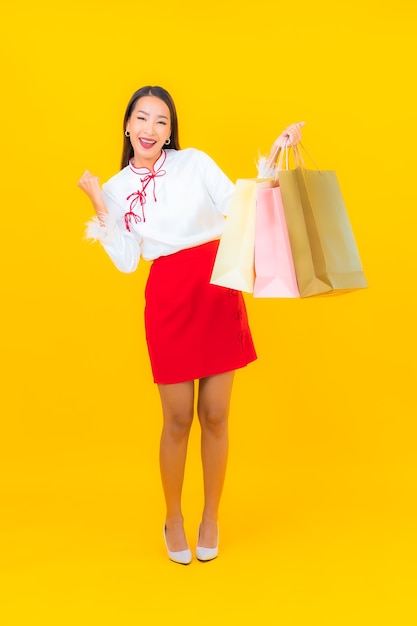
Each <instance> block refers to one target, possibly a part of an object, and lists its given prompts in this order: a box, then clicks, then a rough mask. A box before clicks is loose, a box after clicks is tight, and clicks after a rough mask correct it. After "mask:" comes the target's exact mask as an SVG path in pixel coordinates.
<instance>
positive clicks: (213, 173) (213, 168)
mask: <svg viewBox="0 0 417 626" xmlns="http://www.w3.org/2000/svg"><path fill="white" fill-rule="evenodd" d="M200 156H201V158H200V168H201V174H202V178H203V180H204V181H205V185H206V189H207V192H208V194H209V195H210V198H211V200H212V201H213V203H214V205H215V207H216V208H217V210H218V211H219V212H220V213H221V214H222V215H227V214H228V213H229V208H230V203H231V200H232V195H233V192H234V189H235V186H234V184H233V183H232V181H231V180H230V178H228V177H227V176H226V174H225V173H224V172H223V170H221V169H220V167H219V166H218V165H217V164H216V163H215V162H214V161H213V159H212V158H211V157H210V156H208V154H205V153H204V152H200Z"/></svg>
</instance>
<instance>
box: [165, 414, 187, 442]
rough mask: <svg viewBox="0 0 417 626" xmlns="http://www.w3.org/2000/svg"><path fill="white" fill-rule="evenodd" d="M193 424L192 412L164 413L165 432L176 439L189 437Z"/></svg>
mask: <svg viewBox="0 0 417 626" xmlns="http://www.w3.org/2000/svg"><path fill="white" fill-rule="evenodd" d="M192 423H193V413H192V412H190V411H170V412H168V413H166V412H165V413H164V430H165V432H167V433H169V435H170V436H171V437H173V438H174V439H181V438H182V437H188V435H189V432H190V429H191V425H192Z"/></svg>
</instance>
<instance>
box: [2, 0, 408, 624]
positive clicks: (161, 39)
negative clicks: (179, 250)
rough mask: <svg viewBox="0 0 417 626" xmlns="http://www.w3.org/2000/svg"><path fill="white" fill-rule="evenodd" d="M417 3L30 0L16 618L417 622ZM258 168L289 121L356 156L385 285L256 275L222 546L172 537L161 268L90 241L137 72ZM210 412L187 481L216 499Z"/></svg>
mask: <svg viewBox="0 0 417 626" xmlns="http://www.w3.org/2000/svg"><path fill="white" fill-rule="evenodd" d="M415 32H416V20H415V8H414V4H413V3H412V2H410V0H397V1H396V2H386V1H385V0H382V1H381V0H380V1H378V2H376V1H371V0H362V1H359V0H349V1H348V0H341V1H339V2H335V1H334V0H332V1H330V0H328V1H323V0H318V1H317V2H307V1H306V0H300V1H299V2H296V3H289V2H287V3H284V2H282V3H278V2H276V1H272V0H265V1H262V0H261V1H260V2H257V3H253V4H249V3H245V2H242V1H241V0H240V1H237V0H229V1H228V2H220V1H219V0H214V1H213V2H210V3H203V4H201V3H197V4H195V6H191V5H190V6H189V5H188V4H186V3H173V2H168V0H159V1H158V2H156V3H149V2H147V3H140V2H132V3H117V2H114V1H112V2H110V1H109V0H102V1H100V2H99V1H98V0H83V1H82V2H81V1H80V0H73V1H72V2H70V3H64V4H62V3H55V2H54V3H52V2H50V3H48V2H46V1H45V0H40V1H39V2H28V1H27V0H22V1H21V2H15V3H12V2H7V3H5V5H4V6H3V8H2V21H1V33H0V34H1V37H0V45H1V55H2V65H3V67H2V73H1V84H2V96H1V116H0V119H1V143H2V157H1V158H2V167H1V200H2V218H1V224H2V226H1V229H0V237H1V253H2V280H1V291H2V307H1V308H2V333H1V352H2V361H3V369H2V374H1V379H2V393H1V413H2V419H1V442H0V445H1V470H2V471H1V476H0V481H1V484H0V487H1V517H0V525H1V539H2V541H1V566H0V576H1V580H0V595H1V596H2V598H1V601H0V621H1V623H2V624H4V626H14V625H17V624H18V625H19V626H20V625H24V626H32V625H34V624H36V625H38V624H39V625H42V626H46V625H49V624H53V625H55V626H64V625H65V626H66V625H71V626H72V625H75V624H77V625H78V624H89V625H92V624H100V625H103V624H111V625H114V626H116V625H117V626H119V625H120V626H131V625H139V624H140V625H142V624H156V623H158V624H159V623H164V622H165V623H171V624H194V623H199V624H202V625H205V624H212V623H217V624H268V625H269V624H273V625H275V624H277V625H278V624H280V625H281V624H282V625H283V626H293V625H303V626H310V625H316V624H317V625H325V624H326V625H327V624H331V625H342V624H343V625H344V624H349V625H351V624H354V623H356V624H367V625H369V624H376V625H382V624H384V625H385V624H387V625H390V626H406V625H409V624H410V625H411V624H415V623H416V620H417V607H416V600H415V595H416V582H417V580H416V578H417V576H416V556H417V551H416V521H417V520H416V517H417V516H416V478H417V466H416V453H415V449H416V445H415V444H416V426H415V421H416V415H417V410H416V409H417V402H416V333H415V318H416V303H415V282H416V275H417V263H416V259H415V254H416V235H415V233H416V230H417V219H416V193H415V167H414V165H415V145H416V141H415V139H416V136H415V115H416V113H415V112H416V100H415V96H414V85H413V84H414V82H415V55H416V50H415ZM145 84H161V85H163V86H165V87H166V88H167V89H168V90H169V91H170V92H171V93H172V95H173V97H174V99H175V100H176V103H177V106H178V111H179V118H180V139H181V143H182V146H183V147H187V146H194V147H198V148H200V149H203V150H205V151H207V152H208V153H209V154H211V156H212V157H213V158H214V159H215V160H216V161H217V162H218V163H219V165H220V166H221V167H222V168H223V169H224V171H225V172H226V173H227V174H228V175H229V176H230V177H231V178H232V179H233V180H235V179H236V178H238V177H249V176H253V175H254V174H255V165H254V164H255V159H256V157H257V154H258V151H261V152H265V151H266V150H267V148H268V147H269V144H270V143H271V141H272V140H273V139H274V138H275V136H276V135H277V134H278V133H279V132H280V131H281V129H282V128H283V127H285V126H286V125H287V124H289V123H291V122H294V121H299V120H302V119H303V120H305V121H306V127H305V130H304V143H305V145H306V147H307V149H308V150H309V152H310V153H311V154H312V155H313V157H314V159H315V161H316V162H317V163H319V164H320V166H321V167H322V168H324V169H326V168H327V169H335V170H336V171H337V173H338V177H339V182H340V184H341V187H342V191H343V194H344V197H345V201H346V205H347V207H348V210H349V215H350V218H351V222H352V226H353V229H354V232H355V236H356V240H357V243H358V247H359V250H360V253H361V257H362V261H363V265H364V268H365V271H366V275H367V279H368V281H369V289H368V290H366V291H363V292H357V293H353V294H350V295H347V296H341V297H339V298H333V299H324V300H320V299H317V300H314V299H313V300H308V301H307V300H304V301H284V300H254V299H252V298H251V296H248V297H247V298H246V301H247V306H248V309H249V314H250V318H251V324H252V329H253V334H254V338H255V341H256V345H257V350H258V354H259V360H258V362H257V363H256V364H253V365H251V366H249V367H248V368H246V369H245V370H243V371H240V372H239V374H238V375H237V378H236V384H235V389H234V398H233V404H232V410H231V418H230V419H231V428H230V430H231V453H230V463H229V472H228V477H227V482H226V487H225V492H224V499H223V502H222V509H221V520H220V522H221V526H220V529H221V530H220V532H221V557H220V558H219V559H218V560H217V561H215V562H213V563H211V564H200V563H197V562H194V563H193V564H192V565H191V566H190V567H188V568H181V567H180V566H177V565H175V564H173V563H171V562H169V561H168V560H167V558H166V555H165V551H164V546H163V542H162V523H163V515H164V507H163V501H162V492H161V488H160V484H159V470H158V461H157V454H158V452H157V450H158V439H159V431H160V427H161V417H160V409H159V400H158V395H157V390H156V388H155V387H154V385H153V383H152V380H151V375H150V368H149V364H148V357H147V353H146V346H145V341H144V333H143V323H142V307H143V288H144V284H145V280H146V274H147V271H148V267H147V265H146V264H145V263H143V264H142V265H141V266H140V269H139V270H138V272H137V273H136V274H134V275H129V276H126V275H123V274H121V273H119V272H118V271H117V270H116V269H115V268H114V267H113V266H112V264H111V262H110V260H109V259H108V258H107V256H106V255H105V253H104V252H103V250H102V249H101V248H100V246H99V245H95V246H92V245H90V244H88V243H86V242H85V241H83V239H82V237H83V231H84V222H86V221H87V219H88V218H89V217H90V215H91V210H90V207H89V206H88V201H87V199H86V197H84V196H83V194H82V193H81V192H80V190H79V189H78V188H77V186H76V182H77V180H78V178H79V177H80V175H81V174H82V172H83V171H84V169H86V168H88V169H90V170H91V171H93V172H95V173H97V174H98V175H99V176H100V178H101V180H102V181H105V180H106V179H107V178H109V177H110V176H111V175H112V174H114V173H115V172H116V171H117V170H118V167H119V158H120V150H121V143H122V142H121V139H122V137H121V131H122V128H121V123H122V117H123V114H124V109H125V105H126V103H127V100H128V99H129V97H130V95H131V93H133V91H134V90H135V89H136V88H138V87H139V86H142V85H145ZM198 447H199V444H198V429H197V427H196V428H195V429H193V433H192V438H191V442H190V453H189V460H188V465H187V473H186V482H185V488H184V512H185V515H186V526H187V531H188V534H189V539H190V542H191V544H192V545H194V543H195V538H196V531H197V525H198V522H199V515H200V510H201V503H202V499H201V470H200V463H199V449H198Z"/></svg>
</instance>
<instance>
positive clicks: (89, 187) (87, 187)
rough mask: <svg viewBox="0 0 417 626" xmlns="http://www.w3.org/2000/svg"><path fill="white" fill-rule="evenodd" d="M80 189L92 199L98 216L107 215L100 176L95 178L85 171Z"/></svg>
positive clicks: (79, 185) (79, 184) (80, 182)
mask: <svg viewBox="0 0 417 626" xmlns="http://www.w3.org/2000/svg"><path fill="white" fill-rule="evenodd" d="M78 187H79V188H80V189H82V190H83V191H84V193H86V194H87V196H88V197H89V198H90V200H91V202H92V203H93V207H94V210H95V212H96V213H97V215H98V216H100V215H105V214H106V213H107V209H106V205H105V204H104V200H103V195H102V193H101V187H100V179H99V177H98V176H95V175H94V174H91V172H89V171H88V170H85V172H84V174H83V175H82V176H81V178H80V180H79V181H78Z"/></svg>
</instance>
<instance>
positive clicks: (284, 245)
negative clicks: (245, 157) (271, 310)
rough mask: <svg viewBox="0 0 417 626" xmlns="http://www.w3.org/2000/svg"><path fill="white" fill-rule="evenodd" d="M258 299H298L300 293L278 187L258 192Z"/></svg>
mask: <svg viewBox="0 0 417 626" xmlns="http://www.w3.org/2000/svg"><path fill="white" fill-rule="evenodd" d="M253 295H254V297H255V298H298V297H299V296H300V292H299V289H298V285H297V278H296V274H295V269H294V261H293V257H292V252H291V245H290V240H289V236H288V229H287V222H286V219H285V212H284V207H283V204H282V197H281V190H280V188H279V187H278V186H276V187H269V188H259V189H257V198H256V215H255V284H254V290H253Z"/></svg>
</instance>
